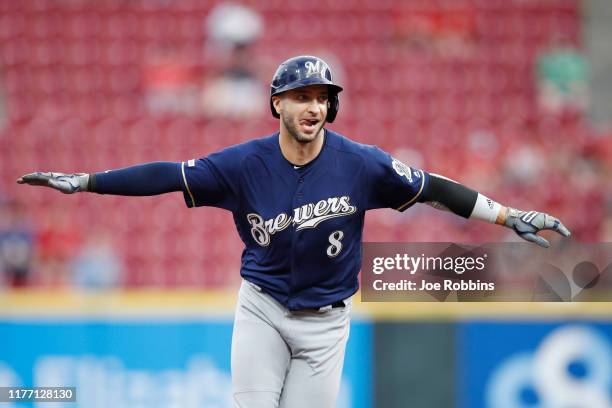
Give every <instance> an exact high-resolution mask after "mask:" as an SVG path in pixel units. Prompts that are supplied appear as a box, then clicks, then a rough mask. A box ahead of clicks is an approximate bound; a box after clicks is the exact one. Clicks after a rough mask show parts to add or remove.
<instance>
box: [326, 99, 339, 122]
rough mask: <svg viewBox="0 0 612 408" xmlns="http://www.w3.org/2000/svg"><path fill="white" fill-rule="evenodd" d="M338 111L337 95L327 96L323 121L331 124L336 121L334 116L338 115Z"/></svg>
mask: <svg viewBox="0 0 612 408" xmlns="http://www.w3.org/2000/svg"><path fill="white" fill-rule="evenodd" d="M339 109H340V98H339V97H338V94H337V93H333V94H331V95H329V99H328V101H327V117H326V118H325V120H326V121H327V122H328V123H332V122H333V121H334V120H335V119H336V115H337V114H338V110H339Z"/></svg>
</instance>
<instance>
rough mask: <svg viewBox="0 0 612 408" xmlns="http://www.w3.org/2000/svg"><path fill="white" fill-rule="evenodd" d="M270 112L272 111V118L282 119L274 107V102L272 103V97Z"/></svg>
mask: <svg viewBox="0 0 612 408" xmlns="http://www.w3.org/2000/svg"><path fill="white" fill-rule="evenodd" d="M270 110H271V111H272V116H274V117H275V118H276V119H280V115H279V114H278V112H276V108H275V107H274V102H272V97H270Z"/></svg>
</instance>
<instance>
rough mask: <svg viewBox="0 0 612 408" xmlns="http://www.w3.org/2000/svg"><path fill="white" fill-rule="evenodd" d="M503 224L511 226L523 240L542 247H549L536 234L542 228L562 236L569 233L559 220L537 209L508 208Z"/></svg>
mask: <svg viewBox="0 0 612 408" xmlns="http://www.w3.org/2000/svg"><path fill="white" fill-rule="evenodd" d="M505 225H506V227H509V228H512V229H513V230H514V231H515V232H516V233H517V234H518V236H519V237H521V238H523V239H524V240H527V241H529V242H533V243H535V244H538V245H539V246H541V247H544V248H548V247H550V242H548V241H547V240H545V239H544V238H542V237H541V236H539V235H536V234H537V233H538V232H540V231H542V230H552V231H556V232H558V233H559V234H561V235H563V236H564V237H569V236H570V235H571V233H570V232H569V230H568V229H567V228H566V227H565V225H563V224H562V223H561V221H559V220H558V219H556V218H555V217H553V216H551V215H548V214H545V213H541V212H537V211H519V210H516V209H514V208H508V213H507V214H506V224H505Z"/></svg>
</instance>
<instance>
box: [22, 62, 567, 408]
mask: <svg viewBox="0 0 612 408" xmlns="http://www.w3.org/2000/svg"><path fill="white" fill-rule="evenodd" d="M341 91H342V88H341V87H340V86H339V85H337V84H335V83H334V82H333V80H332V73H331V70H330V68H329V65H328V64H327V63H326V62H325V61H323V60H322V59H320V58H317V57H313V56H299V57H294V58H290V59H288V60H287V61H285V62H283V63H282V64H281V65H280V66H279V67H278V69H277V70H276V73H275V74H274V76H273V78H272V83H271V86H270V109H271V113H272V115H273V116H274V117H275V118H279V119H280V120H279V131H278V132H276V133H274V134H271V135H268V136H265V137H260V138H256V139H254V140H251V141H249V142H246V143H243V144H240V145H236V146H230V147H228V148H226V149H224V150H221V151H219V152H216V153H212V154H209V155H205V156H204V157H202V158H199V159H190V160H187V161H185V162H180V163H173V162H156V163H146V164H141V165H136V166H131V167H127V168H124V169H118V170H111V171H106V172H99V173H94V174H84V173H74V174H64V173H55V172H37V173H31V174H27V175H24V176H23V177H21V178H20V179H19V180H18V183H22V184H31V185H42V186H48V187H52V188H54V189H57V190H59V191H62V192H64V193H67V194H71V193H75V192H79V191H90V192H95V193H99V194H117V195H141V196H144V195H155V194H162V193H167V192H173V191H180V192H182V193H183V197H184V200H185V202H186V204H187V206H188V207H200V206H212V207H219V208H223V209H226V210H228V211H230V212H231V213H232V215H233V218H234V223H235V225H236V229H237V230H238V233H239V235H240V238H241V240H242V242H243V243H244V251H243V252H242V264H241V268H240V274H241V275H242V278H243V281H242V285H241V287H240V291H239V296H238V304H237V306H236V316H235V321H234V331H233V337H232V357H231V359H232V361H231V366H232V393H233V401H234V404H235V407H240V408H245V407H248V408H264V407H265V408H272V407H273V408H276V407H281V408H306V407H308V408H311V407H319V408H332V407H335V403H336V398H337V395H338V389H339V386H340V379H341V375H342V365H343V362H344V351H345V346H346V342H347V339H348V335H349V321H350V312H351V297H352V296H353V295H354V294H355V292H356V291H357V289H358V279H357V276H358V272H359V269H360V267H361V257H362V254H361V243H362V233H363V227H364V217H365V213H366V211H368V210H371V209H375V208H392V209H395V210H398V211H405V210H406V209H408V208H410V207H411V206H412V205H414V204H415V203H419V202H420V203H427V204H430V205H432V206H433V207H435V208H440V209H445V210H448V211H451V212H453V213H455V214H457V215H460V216H462V217H465V218H474V219H479V220H484V221H487V222H491V223H497V224H500V225H504V226H507V227H509V228H512V229H513V230H514V231H515V232H516V233H517V234H518V235H519V236H520V237H521V238H524V239H526V240H528V241H531V242H534V243H535V244H537V245H540V246H543V247H547V246H548V245H549V243H548V241H547V240H546V239H544V238H543V237H542V236H540V235H537V233H538V232H539V231H541V230H544V229H550V230H554V231H557V232H559V233H560V234H562V235H564V236H569V231H568V230H567V229H566V228H565V226H563V224H562V223H561V222H560V221H559V220H557V219H556V218H554V217H552V216H550V215H548V214H544V213H540V212H535V211H532V212H525V211H519V210H516V209H513V208H508V207H504V206H502V205H500V204H499V203H496V202H495V201H493V200H491V199H489V198H487V197H485V196H483V195H482V194H479V193H477V192H476V191H474V190H472V189H470V188H467V187H465V186H463V185H461V184H459V183H457V182H455V181H452V180H450V179H448V178H445V177H442V176H438V175H435V174H433V173H428V172H426V171H423V170H421V169H417V168H414V167H410V166H408V165H407V164H404V163H402V162H401V161H399V160H397V159H395V158H393V157H391V156H390V155H389V154H388V153H386V152H384V151H383V150H381V149H379V148H377V147H375V146H369V145H364V144H360V143H356V142H354V141H352V140H350V139H348V138H347V137H345V136H343V135H340V134H338V133H336V132H334V131H332V130H330V129H327V128H325V124H326V123H332V122H333V121H334V119H335V118H336V115H337V114H338V110H339V107H340V100H339V93H340V92H341ZM407 136H408V137H409V136H410V135H407ZM202 216H203V217H206V214H205V213H203V214H202ZM203 273H205V271H203ZM228 273H229V271H228Z"/></svg>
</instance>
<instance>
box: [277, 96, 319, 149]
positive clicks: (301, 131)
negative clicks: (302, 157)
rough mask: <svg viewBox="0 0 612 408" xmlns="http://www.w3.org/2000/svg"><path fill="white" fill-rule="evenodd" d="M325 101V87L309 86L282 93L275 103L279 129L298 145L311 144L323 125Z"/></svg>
mask: <svg viewBox="0 0 612 408" xmlns="http://www.w3.org/2000/svg"><path fill="white" fill-rule="evenodd" d="M327 101H328V89H327V85H311V86H306V87H303V88H298V89H292V90H290V91H287V92H284V93H283V94H281V95H280V97H279V98H278V100H277V101H276V102H275V106H277V110H278V111H279V113H280V117H281V128H285V129H286V130H287V132H288V133H289V134H290V135H291V137H293V138H294V139H295V140H296V141H298V142H300V143H310V142H312V141H313V140H315V139H316V138H317V136H318V135H319V133H320V132H321V129H323V126H324V125H325V118H326V117H327Z"/></svg>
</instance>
